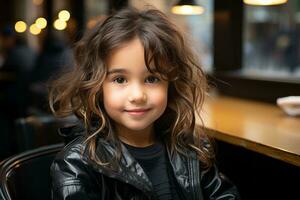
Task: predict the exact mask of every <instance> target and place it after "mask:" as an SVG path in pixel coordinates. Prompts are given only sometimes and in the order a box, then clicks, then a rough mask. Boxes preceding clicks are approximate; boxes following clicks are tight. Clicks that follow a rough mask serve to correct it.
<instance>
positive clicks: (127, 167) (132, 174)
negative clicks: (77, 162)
mask: <svg viewBox="0 0 300 200" xmlns="http://www.w3.org/2000/svg"><path fill="white" fill-rule="evenodd" d="M121 147H122V155H121V160H120V165H119V166H120V167H119V168H118V169H116V170H111V168H107V167H105V166H101V165H99V164H96V163H91V165H92V166H93V168H94V169H95V170H96V171H98V172H100V173H102V174H104V175H105V176H108V177H110V178H114V179H117V180H119V181H122V182H124V183H127V184H130V185H132V186H134V187H136V188H137V189H139V190H141V191H143V192H144V193H146V194H147V195H151V193H152V191H153V186H152V183H151V182H150V180H149V178H148V177H147V175H146V173H145V172H144V170H143V169H142V167H141V166H140V164H139V163H138V162H137V161H136V160H135V159H134V158H133V157H132V156H131V154H130V153H129V152H128V151H127V149H126V147H125V146H124V145H123V144H121ZM96 154H97V156H98V157H99V158H100V159H101V161H102V162H107V163H111V162H113V161H112V158H115V156H116V151H115V148H114V146H113V144H110V143H108V142H107V141H105V140H103V139H99V140H98V145H97V149H96ZM90 162H91V161H90Z"/></svg>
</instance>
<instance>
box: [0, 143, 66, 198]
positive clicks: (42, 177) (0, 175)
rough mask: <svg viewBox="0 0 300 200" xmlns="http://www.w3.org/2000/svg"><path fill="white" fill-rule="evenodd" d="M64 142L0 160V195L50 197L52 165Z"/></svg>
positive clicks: (8, 196) (5, 196)
mask: <svg viewBox="0 0 300 200" xmlns="http://www.w3.org/2000/svg"><path fill="white" fill-rule="evenodd" d="M62 148H63V144H55V145H49V146H44V147H40V148H37V149H33V150H29V151H26V152H24V153H20V154H17V155H15V156H12V157H10V158H7V159H5V160H4V161H2V162H1V163H0V199H1V197H2V199H3V200H19V199H20V200H21V199H22V200H41V199H43V200H47V199H51V194H50V174H49V170H50V166H51V163H52V161H53V159H54V157H55V155H56V154H57V153H58V152H59V151H60V150H61V149H62Z"/></svg>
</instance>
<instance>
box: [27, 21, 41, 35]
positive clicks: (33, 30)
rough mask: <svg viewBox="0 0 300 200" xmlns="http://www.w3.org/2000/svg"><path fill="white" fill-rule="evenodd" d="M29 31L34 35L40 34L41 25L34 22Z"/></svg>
mask: <svg viewBox="0 0 300 200" xmlns="http://www.w3.org/2000/svg"><path fill="white" fill-rule="evenodd" d="M29 31H30V33H31V34H32V35H38V34H40V32H41V29H40V28H39V27H37V25H36V24H32V25H31V26H30V27H29Z"/></svg>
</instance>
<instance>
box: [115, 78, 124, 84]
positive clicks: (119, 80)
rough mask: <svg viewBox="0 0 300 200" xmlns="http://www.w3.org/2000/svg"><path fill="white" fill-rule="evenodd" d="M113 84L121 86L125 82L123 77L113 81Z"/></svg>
mask: <svg viewBox="0 0 300 200" xmlns="http://www.w3.org/2000/svg"><path fill="white" fill-rule="evenodd" d="M113 82H115V83H118V84H122V83H125V82H126V79H125V78H123V77H117V78H115V79H114V80H113Z"/></svg>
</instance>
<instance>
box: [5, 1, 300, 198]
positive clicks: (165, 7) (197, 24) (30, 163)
mask: <svg viewBox="0 0 300 200" xmlns="http://www.w3.org/2000/svg"><path fill="white" fill-rule="evenodd" d="M183 5H184V6H185V7H183ZM126 6H133V7H135V8H138V9H145V8H149V7H154V8H157V9H159V10H161V11H163V12H164V13H165V14H166V15H167V16H168V17H169V18H170V19H171V20H172V21H173V22H174V23H175V24H176V25H178V27H179V28H180V29H181V30H182V32H183V33H184V34H185V36H186V37H185V38H186V40H187V42H190V43H191V44H193V50H194V51H195V52H196V53H197V55H198V56H199V60H200V62H201V66H202V68H203V70H204V72H205V73H206V75H207V79H208V83H209V88H208V93H207V97H206V100H205V102H204V105H203V111H202V113H201V115H202V116H201V118H202V122H203V124H202V123H200V121H201V120H199V126H202V127H203V128H204V130H205V132H206V133H207V134H208V135H209V137H211V138H212V139H213V141H214V147H215V155H216V158H215V159H216V165H217V166H218V168H219V171H220V173H223V174H224V175H226V176H227V177H228V178H229V179H230V180H231V181H232V182H233V183H234V184H235V185H236V186H237V188H238V190H239V192H240V195H241V198H242V199H243V200H259V199H299V196H300V190H299V189H300V187H299V185H300V184H299V181H300V1H298V0H194V1H192V0H191V1H190V0H10V1H5V0H0V13H1V17H0V31H1V32H0V128H1V129H0V130H1V131H0V199H1V197H2V198H3V199H4V200H7V199H13V200H14V199H50V185H49V184H50V183H49V173H48V172H49V167H50V164H51V162H52V160H53V158H54V156H55V155H56V153H57V152H59V151H60V150H61V149H62V148H63V146H64V145H65V144H66V143H67V141H65V140H63V138H62V137H61V134H62V133H60V132H58V128H61V127H68V126H72V125H74V124H76V123H77V121H78V119H77V118H76V117H74V116H68V117H65V118H57V117H54V116H53V115H52V114H51V111H50V109H49V105H48V84H49V83H50V81H51V80H52V79H53V78H55V77H57V76H58V74H59V73H60V72H61V71H64V70H69V69H72V67H73V65H74V57H73V51H72V49H73V47H74V45H75V44H76V43H77V42H78V41H79V40H80V39H81V37H82V36H83V34H84V33H85V31H88V30H91V29H92V28H93V27H95V26H96V25H97V23H100V22H101V21H103V20H104V19H106V17H107V16H109V15H110V14H112V13H114V12H116V11H118V10H120V9H122V8H124V7H126Z"/></svg>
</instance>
